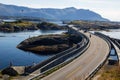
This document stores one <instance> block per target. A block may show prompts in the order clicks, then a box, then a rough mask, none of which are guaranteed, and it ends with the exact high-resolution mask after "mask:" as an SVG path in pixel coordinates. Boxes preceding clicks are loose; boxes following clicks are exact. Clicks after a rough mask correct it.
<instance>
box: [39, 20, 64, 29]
mask: <svg viewBox="0 0 120 80" xmlns="http://www.w3.org/2000/svg"><path fill="white" fill-rule="evenodd" d="M37 28H39V29H41V30H60V29H63V27H61V26H58V25H57V24H54V23H48V22H42V23H38V24H37Z"/></svg>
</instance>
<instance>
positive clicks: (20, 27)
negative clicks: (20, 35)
mask: <svg viewBox="0 0 120 80" xmlns="http://www.w3.org/2000/svg"><path fill="white" fill-rule="evenodd" d="M38 29H40V30H61V29H65V27H62V26H58V25H57V24H54V23H49V22H41V23H32V22H29V21H22V22H20V23H18V22H11V23H10V22H9V23H4V24H0V31H1V32H19V31H24V30H38Z"/></svg>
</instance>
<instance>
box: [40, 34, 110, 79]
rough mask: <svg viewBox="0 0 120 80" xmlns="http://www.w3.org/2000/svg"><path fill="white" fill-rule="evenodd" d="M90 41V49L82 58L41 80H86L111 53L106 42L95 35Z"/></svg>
mask: <svg viewBox="0 0 120 80" xmlns="http://www.w3.org/2000/svg"><path fill="white" fill-rule="evenodd" d="M82 33H83V32H82ZM84 34H85V35H86V36H88V37H89V35H90V34H89V33H84ZM89 39H90V47H89V48H88V49H87V50H86V51H85V52H84V53H83V54H82V55H81V56H80V57H78V58H76V59H75V60H74V61H72V62H71V63H69V64H68V65H66V66H64V67H63V68H61V69H59V70H57V71H56V72H54V73H52V74H50V75H48V76H46V77H44V78H43V79H41V80H85V78H86V77H88V75H89V74H90V73H91V72H92V71H93V70H95V68H96V67H97V66H98V65H100V64H101V63H102V62H103V61H104V60H105V59H106V57H107V55H108V53H109V46H108V44H107V43H106V41H104V40H103V39H101V38H99V37H97V36H95V35H92V36H91V38H89Z"/></svg>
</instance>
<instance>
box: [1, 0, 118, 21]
mask: <svg viewBox="0 0 120 80" xmlns="http://www.w3.org/2000/svg"><path fill="white" fill-rule="evenodd" d="M0 3H3V4H12V5H18V6H26V7H30V8H60V9H61V8H66V7H75V8H77V9H89V10H92V11H94V12H96V13H98V14H100V15H101V16H102V17H104V18H107V19H109V20H111V21H120V0H0Z"/></svg>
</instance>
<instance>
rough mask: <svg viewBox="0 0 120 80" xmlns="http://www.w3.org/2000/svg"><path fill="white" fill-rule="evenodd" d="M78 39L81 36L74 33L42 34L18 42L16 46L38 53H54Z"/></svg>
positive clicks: (78, 40) (79, 39)
mask: <svg viewBox="0 0 120 80" xmlns="http://www.w3.org/2000/svg"><path fill="white" fill-rule="evenodd" d="M73 37H74V38H73ZM80 41H81V37H80V36H78V35H74V34H72V35H68V34H59V35H58V34H56V35H43V36H38V37H32V38H28V39H26V40H24V41H22V42H21V43H20V44H18V45H17V48H19V49H21V50H24V51H30V52H34V53H38V54H55V53H58V52H61V51H64V50H66V49H68V48H70V47H72V46H73V45H74V44H76V43H77V42H80Z"/></svg>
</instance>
